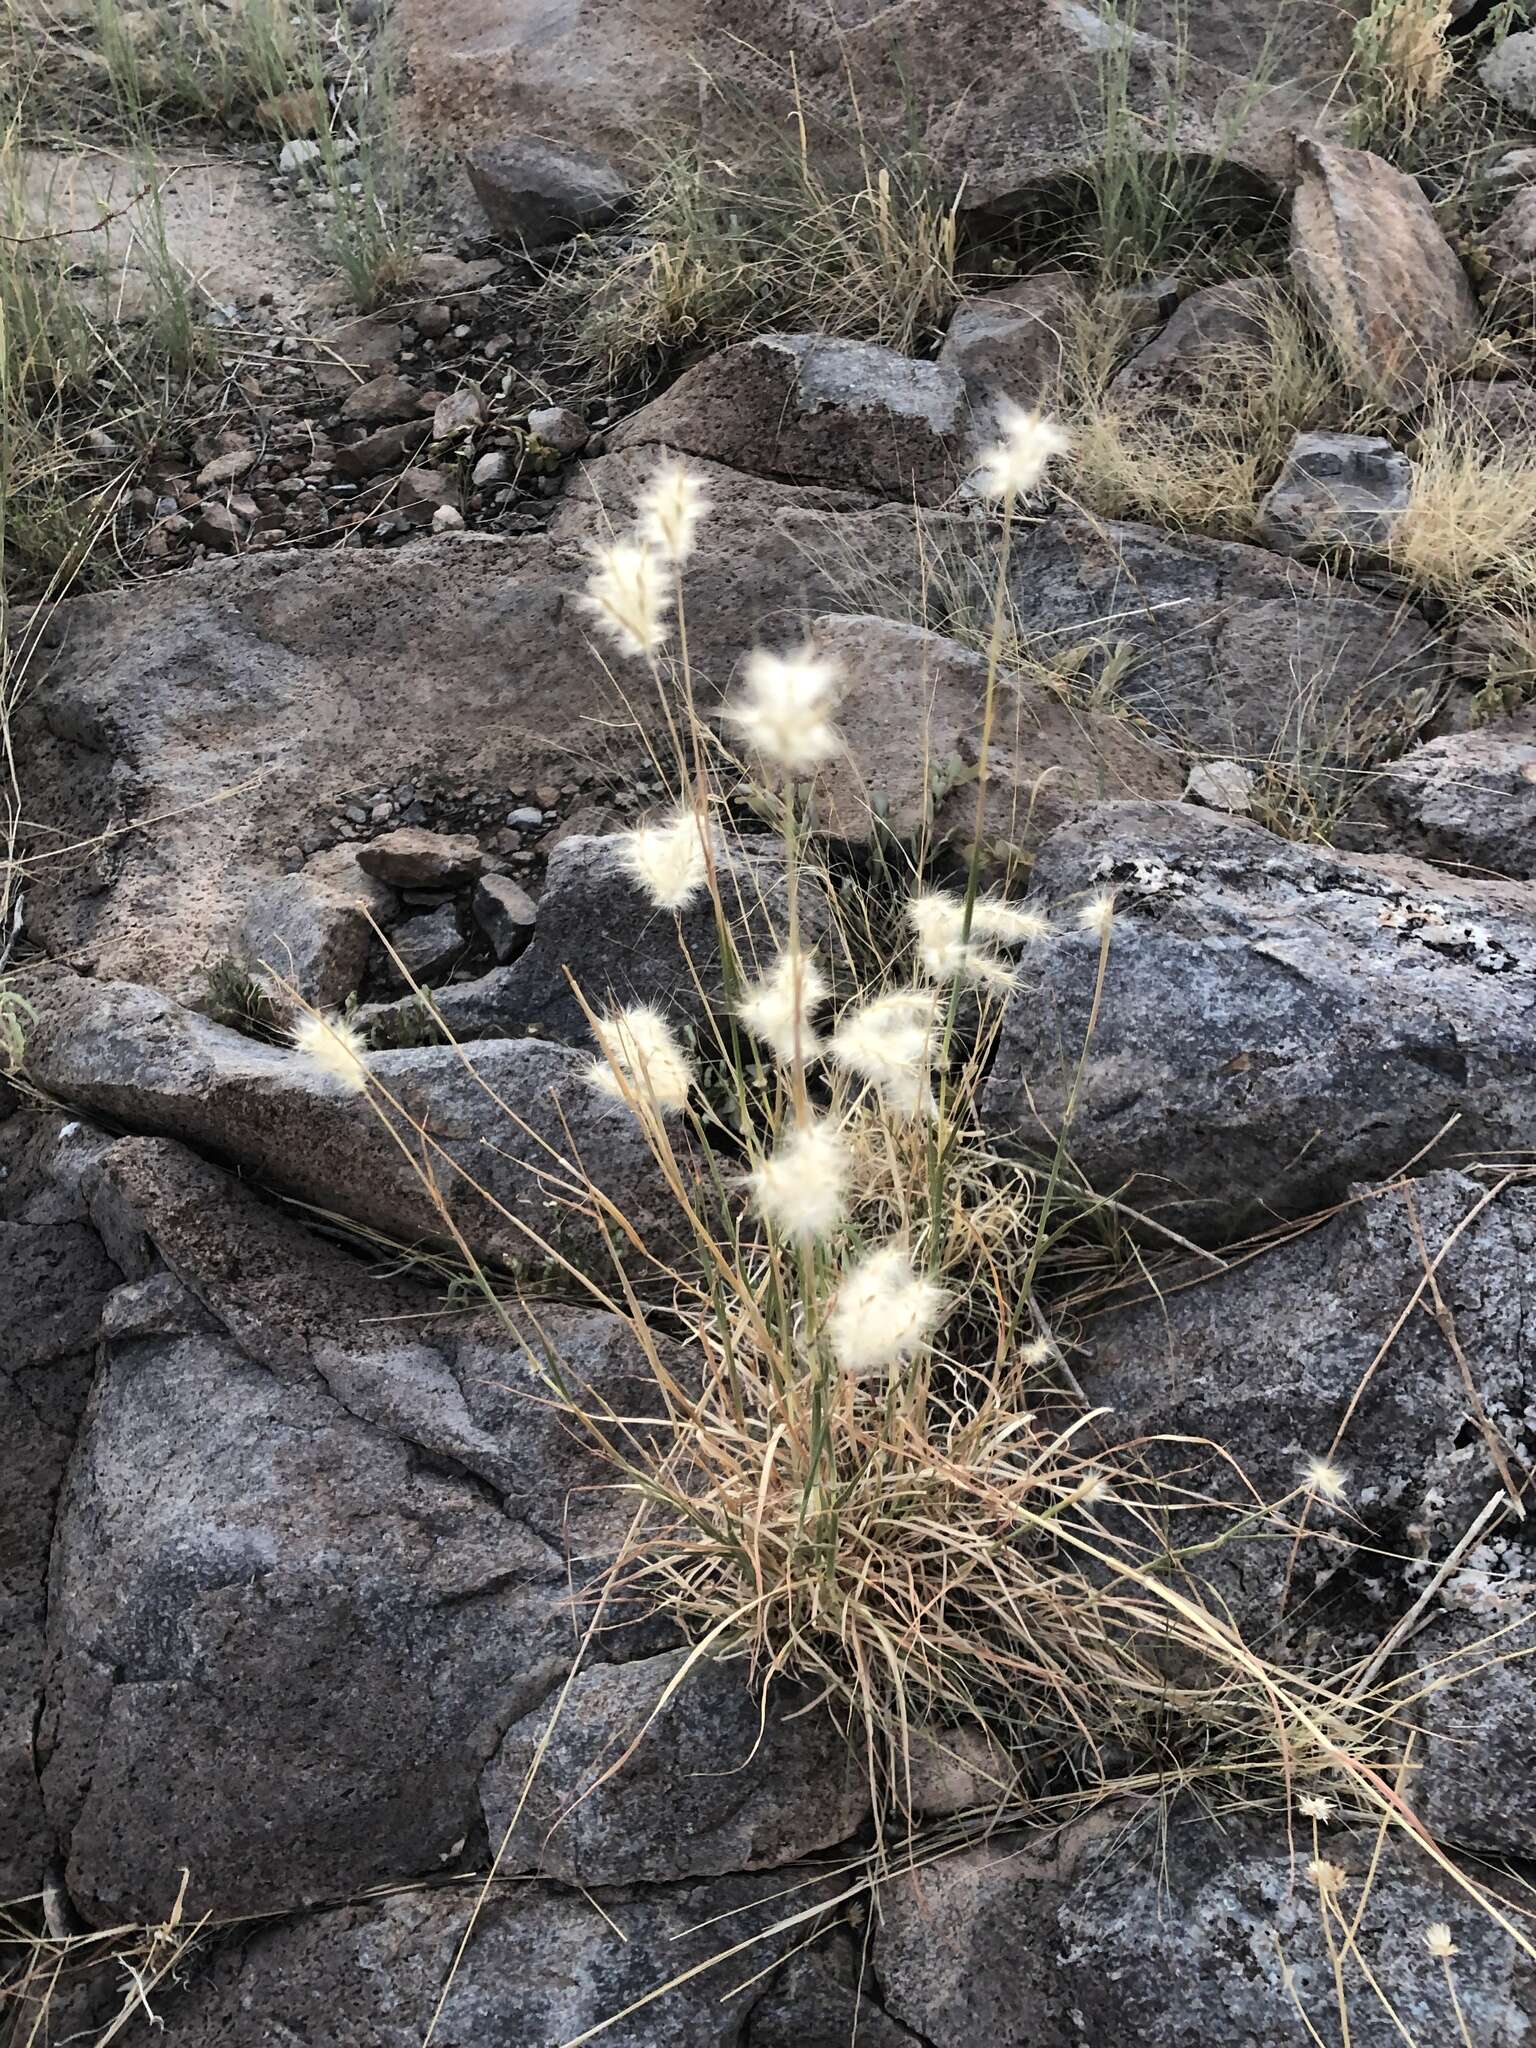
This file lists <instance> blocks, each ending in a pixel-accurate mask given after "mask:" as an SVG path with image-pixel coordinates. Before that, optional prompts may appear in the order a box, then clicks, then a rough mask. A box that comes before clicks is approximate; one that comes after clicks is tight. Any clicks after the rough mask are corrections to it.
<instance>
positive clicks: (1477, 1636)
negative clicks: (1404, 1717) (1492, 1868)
mask: <svg viewBox="0 0 1536 2048" xmlns="http://www.w3.org/2000/svg"><path fill="white" fill-rule="evenodd" d="M1482 1556H1483V1558H1485V1559H1486V1560H1487V1562H1486V1564H1485V1565H1484V1566H1483V1567H1482V1568H1481V1569H1473V1570H1467V1571H1462V1572H1459V1573H1457V1574H1456V1575H1455V1576H1454V1577H1453V1578H1452V1579H1451V1580H1450V1581H1449V1582H1448V1583H1447V1585H1446V1586H1445V1588H1444V1590H1443V1592H1442V1594H1441V1596H1440V1603H1439V1611H1438V1612H1434V1613H1432V1614H1431V1618H1430V1621H1429V1625H1428V1626H1427V1627H1426V1628H1425V1629H1424V1630H1423V1631H1422V1632H1421V1633H1420V1634H1419V1635H1418V1636H1417V1637H1415V1639H1414V1642H1413V1662H1412V1671H1411V1674H1410V1677H1409V1679H1408V1681H1407V1690H1408V1693H1409V1696H1410V1699H1411V1700H1412V1706H1411V1708H1410V1714H1411V1718H1412V1720H1413V1721H1414V1723H1415V1724H1416V1725H1417V1727H1418V1729H1419V1732H1420V1736H1421V1741H1420V1744H1419V1746H1418V1748H1417V1749H1416V1750H1415V1752H1414V1762H1415V1764H1416V1766H1417V1768H1416V1770H1415V1771H1414V1774H1413V1779H1412V1795H1411V1796H1412V1800H1413V1805H1414V1808H1415V1810H1416V1811H1417V1812H1418V1813H1419V1815H1420V1816H1421V1817H1422V1819H1423V1820H1424V1822H1425V1824H1426V1826H1428V1827H1431V1828H1433V1829H1434V1831H1435V1834H1436V1836H1437V1837H1438V1838H1439V1839H1440V1840H1442V1841H1447V1842H1455V1843H1457V1844H1459V1845H1461V1846H1464V1847H1466V1848H1469V1849H1478V1850H1484V1851H1490V1852H1492V1853H1493V1854H1495V1855H1502V1856H1522V1857H1529V1856H1532V1855H1536V1670H1533V1668H1532V1659H1533V1657H1536V1576H1533V1574H1532V1568H1531V1566H1532V1560H1531V1556H1530V1546H1529V1544H1526V1543H1523V1542H1521V1541H1520V1535H1519V1532H1516V1534H1515V1535H1514V1537H1513V1538H1511V1537H1508V1536H1501V1537H1497V1538H1495V1539H1494V1541H1493V1542H1492V1543H1491V1544H1488V1545H1485V1546H1484V1549H1483V1551H1482Z"/></svg>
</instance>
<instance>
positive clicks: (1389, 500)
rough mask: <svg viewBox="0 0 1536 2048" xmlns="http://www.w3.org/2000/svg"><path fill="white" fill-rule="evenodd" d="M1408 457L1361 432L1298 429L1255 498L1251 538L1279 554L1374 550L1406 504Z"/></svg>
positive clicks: (1410, 471) (1410, 476) (1385, 539)
mask: <svg viewBox="0 0 1536 2048" xmlns="http://www.w3.org/2000/svg"><path fill="white" fill-rule="evenodd" d="M1412 491H1413V464H1412V463H1411V462H1410V461H1409V460H1408V458H1407V456H1406V455H1400V454H1399V453H1398V451H1397V450H1396V449H1395V448H1394V447H1393V446H1392V443H1391V442H1390V441H1383V440H1379V439H1377V438H1375V437H1374V436H1369V435H1365V434H1321V433H1319V434H1298V435H1297V436H1296V439H1295V440H1294V441H1293V442H1292V443H1291V447H1290V452H1289V454H1288V455H1287V456H1286V458H1285V467H1284V468H1283V469H1282V470H1281V472H1280V475H1279V477H1278V478H1277V479H1276V481H1275V483H1274V485H1273V486H1272V487H1271V489H1270V490H1269V491H1268V492H1267V493H1266V494H1265V497H1264V501H1263V503H1262V504H1261V505H1260V506H1259V538H1260V539H1261V540H1262V541H1263V542H1264V544H1265V546H1266V547H1271V548H1277V549H1278V550H1279V551H1280V552H1281V553H1282V554H1287V555H1301V556H1306V555H1317V554H1321V553H1324V552H1326V551H1327V550H1328V549H1330V548H1346V549H1349V550H1350V551H1351V552H1353V553H1356V554H1380V553H1381V552H1382V551H1383V550H1384V549H1385V547H1386V545H1387V543H1388V541H1389V540H1390V539H1391V537H1392V529H1393V528H1394V527H1395V526H1396V524H1397V522H1398V520H1399V519H1400V518H1401V517H1402V515H1403V514H1404V513H1405V512H1406V511H1407V509H1408V501H1409V498H1410V496H1411V495H1412Z"/></svg>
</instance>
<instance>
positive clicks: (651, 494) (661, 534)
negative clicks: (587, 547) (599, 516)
mask: <svg viewBox="0 0 1536 2048" xmlns="http://www.w3.org/2000/svg"><path fill="white" fill-rule="evenodd" d="M708 511H709V499H708V498H707V497H706V496H705V494H704V486H703V484H702V483H701V482H700V481H699V479H698V478H697V477H696V476H695V475H694V474H693V471H692V470H691V469H689V468H688V466H687V464H686V463H682V462H667V463H663V465H662V466H661V468H660V469H658V470H657V472H656V474H655V476H653V477H652V478H651V481H650V483H649V484H648V485H647V486H646V488H645V489H644V490H643V491H642V492H641V494H640V538H641V539H642V540H643V541H644V542H645V543H646V545H647V546H648V547H652V548H654V549H655V550H656V553H657V554H658V555H660V557H661V559H662V560H663V561H664V562H670V563H672V564H674V565H675V566H677V567H679V568H681V566H682V564H683V563H684V562H686V561H687V559H688V557H689V556H690V555H691V554H692V553H693V543H694V536H695V534H696V532H697V530H698V526H699V522H700V521H701V520H702V519H703V518H704V516H705V514H706V513H707V512H708Z"/></svg>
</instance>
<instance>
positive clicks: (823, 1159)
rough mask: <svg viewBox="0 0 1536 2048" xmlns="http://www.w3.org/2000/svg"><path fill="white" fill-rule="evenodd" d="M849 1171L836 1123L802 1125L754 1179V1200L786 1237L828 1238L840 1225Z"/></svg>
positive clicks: (764, 1162)
mask: <svg viewBox="0 0 1536 2048" xmlns="http://www.w3.org/2000/svg"><path fill="white" fill-rule="evenodd" d="M851 1167H852V1161H851V1159H850V1158H849V1154H848V1147H847V1146H846V1145H845V1144H844V1142H843V1140H842V1137H841V1135H840V1133H839V1132H838V1130H837V1127H836V1126H835V1125H834V1124H830V1123H827V1122H825V1121H824V1120H820V1119H818V1120H817V1121H815V1122H813V1123H808V1124H800V1125H798V1126H797V1127H796V1128H795V1129H794V1130H793V1131H791V1132H790V1134H789V1136H788V1137H786V1138H784V1139H782V1140H781V1142H780V1143H779V1144H778V1145H776V1146H775V1147H774V1149H773V1151H772V1152H771V1153H770V1154H769V1155H768V1157H767V1158H766V1159H765V1160H764V1161H763V1163H762V1164H761V1166H759V1167H757V1168H756V1170H755V1171H754V1172H753V1173H752V1174H751V1176H750V1182H751V1188H752V1199H753V1201H754V1202H755V1203H756V1205H757V1209H758V1213H759V1214H760V1215H761V1216H763V1217H764V1218H765V1219H766V1221H767V1222H769V1223H771V1224H772V1225H773V1227H774V1229H775V1230H778V1231H782V1232H783V1234H784V1235H785V1236H786V1237H826V1236H828V1235H829V1234H830V1233H831V1232H832V1231H834V1230H835V1229H836V1228H837V1226H838V1224H839V1223H840V1222H841V1221H842V1218H843V1211H844V1209H845V1208H846V1206H847V1200H848V1176H849V1172H850V1170H851Z"/></svg>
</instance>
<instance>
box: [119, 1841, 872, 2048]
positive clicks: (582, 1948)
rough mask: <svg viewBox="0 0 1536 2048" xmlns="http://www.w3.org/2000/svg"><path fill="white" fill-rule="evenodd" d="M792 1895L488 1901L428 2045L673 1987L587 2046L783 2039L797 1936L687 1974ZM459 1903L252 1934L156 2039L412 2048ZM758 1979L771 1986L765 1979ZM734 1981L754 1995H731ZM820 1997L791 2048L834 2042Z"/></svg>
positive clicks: (209, 2045)
mask: <svg viewBox="0 0 1536 2048" xmlns="http://www.w3.org/2000/svg"><path fill="white" fill-rule="evenodd" d="M798 1875H799V1876H800V1877H801V1878H802V1880H804V1879H805V1878H806V1877H807V1876H808V1874H806V1873H799V1874H798ZM794 1882H795V1875H793V1874H789V1873H786V1874H784V1875H782V1876H779V1877H777V1878H775V1877H759V1878H734V1879H727V1880H724V1881H720V1880H715V1881H712V1882H711V1883H709V1884H703V1885H685V1886H679V1887H677V1888H675V1889H673V1890H669V1891H657V1892H647V1891H618V1892H609V1893H605V1894H603V1895H602V1897H601V1899H600V1901H598V1900H594V1899H588V1898H584V1897H583V1896H582V1895H581V1894H580V1893H573V1892H557V1891H551V1890H548V1889H546V1888H545V1887H543V1886H540V1885H515V1886H511V1887H505V1888H498V1889H497V1890H496V1891H494V1892H493V1893H492V1895H491V1897H490V1898H489V1899H488V1900H487V1902H486V1904H485V1906H484V1908H483V1910H482V1911H481V1914H480V1917H479V1919H478V1921H477V1923H476V1927H475V1938H474V1940H473V1941H472V1942H471V1943H470V1945H469V1947H468V1949H467V1950H466V1951H465V1955H464V1959H463V1963H462V1966H461V1967H460V1969H459V1971H458V1973H457V1975H456V1976H455V1978H454V1982H453V1988H452V1990H451V1991H450V1992H449V1994H448V1998H447V2001H446V2003H445V2005H444V2007H443V2011H442V2015H441V2017H440V2018H439V2020H438V2022H437V2028H436V2032H435V2033H434V2034H433V2037H432V2038H433V2041H434V2043H438V2042H440V2043H441V2044H442V2048H471V2044H473V2048H489V2044H491V2043H505V2044H507V2048H546V2044H550V2043H555V2042H564V2041H574V2040H576V2039H577V2038H579V2037H580V2036H581V2035H582V2034H584V2033H585V2032H586V2031H587V2030H588V2029H589V2028H597V2027H598V2026H600V2025H602V2023H603V2022H605V2021H610V2020H613V2019H614V2018H615V2016H616V2015H618V2014H620V2013H623V2012H624V2011H626V2009H627V2008H628V2007H629V2006H631V2005H633V2004H635V2003H636V2002H637V2001H639V2000H643V1999H645V1998H647V1996H648V1995H649V1994H651V1993H653V1992H656V1991H658V1990H660V1989H661V1988H662V1987H663V1986H666V1985H669V1984H671V1983H672V1981H673V1979H674V1978H682V1979H685V1980H686V1981H683V1982H681V1983H678V1984H677V1985H676V1986H675V1988H674V1989H671V1990H669V1991H667V1992H666V1994H665V1996H663V1997H659V1998H656V1999H655V2000H654V2002H653V2003H649V2004H645V2005H643V2006H642V2007H641V2009H640V2010H639V2011H638V2012H635V2013H633V2014H631V2015H630V2017H628V2018H627V2019H622V2020H619V2021H618V2023H617V2024H616V2025H612V2026H609V2027H608V2028H607V2030H606V2031H605V2032H604V2033H603V2034H602V2035H601V2036H600V2038H601V2039H602V2040H603V2041H604V2042H605V2043H608V2042H612V2043H613V2048H743V2043H744V2042H745V2043H749V2044H753V2048H756V2044H757V2043H758V2036H757V2035H756V2033H755V2032H754V2031H752V2030H753V2029H754V2028H755V2027H756V2026H757V2025H758V2024H759V2018H760V2016H761V2021H762V2023H763V2024H770V2023H771V2024H782V2022H783V2019H784V2017H785V2016H786V2011H787V2008H786V2003H785V2001H786V1999H787V1998H788V1996H789V1995H790V1993H791V1991H792V1989H793V1988H795V1987H797V1986H798V1987H803V1990H802V1995H806V1994H807V1993H810V1994H814V1992H815V1991H816V1990H817V1988H818V1987H817V1986H816V1984H815V1979H814V1978H812V1977H811V1976H810V1974H809V1972H807V1971H804V1970H803V1969H802V1970H801V1971H798V1972H796V1974H795V1975H794V1976H793V1977H791V1978H790V1979H789V1980H788V1983H787V1985H786V1987H785V1988H784V1989H782V1990H781V1989H780V1986H779V1980H778V1978H777V1975H776V1974H774V1973H772V1972H771V1969H770V1966H771V1964H772V1962H773V1961H774V1959H775V1957H777V1956H783V1955H785V1954H786V1953H787V1952H789V1951H790V1950H791V1949H793V1948H795V1947H796V1946H797V1945H798V1944H799V1943H801V1942H803V1941H804V1940H805V1938H806V1932H807V1929H806V1928H805V1927H796V1928H791V1929H789V1930H787V1931H786V1932H783V1933H780V1934H774V1935H771V1936H767V1937H766V1938H760V1939H759V1940H758V1941H757V1942H754V1943H753V1945H752V1946H751V1947H749V1948H748V1949H746V1951H745V1952H744V1955H743V1954H737V1955H733V1956H731V1957H730V1958H729V1959H728V1960H722V1961H720V1962H719V1963H718V1964H717V1965H715V1966H714V1967H703V1968H701V1967H700V1966H703V1965H709V1964H710V1963H711V1960H712V1959H713V1958H715V1957H723V1954H724V1952H725V1951H727V1950H729V1949H732V1948H734V1946H735V1944H736V1943H737V1942H738V1941H750V1940H751V1939H752V1937H753V1936H754V1935H756V1936H758V1937H764V1936H765V1935H766V1930H767V1929H769V1928H770V1927H772V1926H773V1925H774V1923H775V1922H776V1921H778V1920H779V1919H782V1918H787V1917H789V1915H790V1914H791V1913H793V1912H795V1911H797V1910H799V1909H800V1908H801V1907H809V1906H811V1905H814V1903H815V1901H816V1898H817V1896H818V1893H817V1891H816V1890H815V1889H814V1888H813V1886H814V1884H815V1880H814V1878H812V1879H811V1881H810V1882H809V1883H802V1888H800V1889H797V1890H796V1891H795V1892H794V1894H793V1896H792V1897H791V1898H788V1899H786V1898H785V1897H783V1896H782V1895H781V1894H782V1891H783V1887H784V1885H785V1884H786V1883H794ZM824 1889H826V1890H830V1889H832V1888H831V1887H824ZM474 1896H475V1888H474V1887H454V1888H451V1889H448V1890H441V1891H415V1892H403V1893H397V1894H395V1895H393V1896H390V1897H385V1898H382V1899H378V1900H375V1901H370V1902H368V1903H366V1904H360V1905H355V1906H346V1907H343V1908H340V1909H338V1910H336V1911H334V1912H329V1913H319V1914H314V1915H311V1916H306V1917H304V1918H302V1919H297V1920H294V1921H292V1922H289V1923H287V1924H281V1923H280V1924H278V1925H276V1926H273V1927H268V1928H260V1929H257V1930H254V1931H253V1932H251V1933H249V1934H247V1935H245V1937H244V1938H243V1939H241V1940H238V1941H234V1942H231V1943H229V1944H228V1945H227V1946H224V1947H222V1948H218V1949H215V1950H214V1951H212V1953H211V1954H209V1955H207V1956H206V1957H205V1958H203V1959H202V1960H200V1961H199V1962H198V1963H197V1964H195V1965H194V1966H193V1968H192V1969H191V1970H190V1971H189V1972H188V1973H187V1982H186V1985H185V1988H184V1989H183V1990H181V1991H180V1992H179V1993H176V1994H174V1995H171V1996H167V1997H166V1998H165V1999H163V2000H162V2003H163V2005H164V2012H165V2030H164V2032H163V2033H157V2034H156V2036H155V2038H156V2040H157V2041H163V2042H164V2043H165V2044H166V2048H214V2044H215V2043H217V2044H218V2048H270V2044H272V2043H273V2042H276V2041H283V2040H291V2041H307V2040H308V2041H320V2040H324V2041H325V2042H327V2043H332V2044H334V2048H420V2044H421V2041H422V2039H423V2037H424V2035H425V2033H426V2030H427V2026H428V2023H429V2021H430V2020H431V2019H432V2015H433V2009H434V2007H435V2006H436V2004H437V2000H438V1996H439V1993H440V1992H441V1989H442V1986H443V1982H444V1980H445V1978H446V1976H447V1974H448V1970H449V1967H450V1964H451V1963H452V1960H453V1956H454V1951H455V1950H456V1948H457V1946H458V1944H459V1942H460V1940H461V1938H462V1936H463V1933H464V1928H465V1925H466V1922H467V1921H468V1918H469V1914H470V1910H471V1907H472V1906H473V1903H474ZM599 1904H600V1906H601V1910H598V1907H599ZM721 1915H725V1916H728V1917H726V1918H723V1919H722V1918H720V1917H719V1916H721ZM615 1929H617V1930H618V1931H617V1932H615ZM744 1962H745V1964H746V1965H747V1967H745V1968H744V1967H743V1963H744ZM695 1970H697V1972H698V1974H696V1975H694V1974H690V1973H691V1972H694V1971H695ZM759 1971H767V1972H769V1974H768V1975H767V1976H766V1978H765V1979H764V1980H763V1981H756V1980H757V1973H758V1972H759ZM848 1974H850V1975H851V1972H849V1973H848ZM748 1977H751V1978H753V1979H754V1981H753V1982H752V1983H751V1984H750V1985H747V1986H746V1987H745V1988H742V1989H738V1988H737V1987H739V1986H741V1985H742V1983H743V1979H745V1978H748ZM819 1988H820V1995H819V1996H814V1995H811V1996H808V1997H807V2007H806V2010H805V2021H806V2023H807V2031H805V2032H801V2033H799V2034H797V2035H796V2037H795V2038H796V2042H797V2048H821V2044H822V2042H823V2041H828V2042H832V2041H836V2042H846V2041H847V2039H848V2038H849V2034H848V2030H847V2024H846V2022H847V2018H848V2016H849V2013H850V2008H851V2006H852V2004H853V1994H852V1993H851V1991H850V1990H849V1988H848V1986H847V1983H846V1979H845V1978H841V1977H840V1976H839V1975H838V1974H836V1973H833V1974H831V1975H830V1977H829V1981H827V1982H826V1983H825V1984H824V1985H823V1986H821V1987H819ZM732 1993H734V1995H731V1994H732ZM788 2010H792V2008H788ZM872 2012H873V2017H874V2018H875V2019H877V2020H879V2019H881V2018H883V2015H880V2014H879V2012H878V2009H877V2008H874V2009H872ZM839 2023H841V2024H842V2028H843V2030H842V2032H841V2033H838V2032H836V2031H834V2029H835V2028H836V2027H837V2026H838V2025H839ZM810 2025H816V2026H819V2027H820V2028H821V2030H822V2031H820V2032H811V2031H809V2026H810ZM762 2038H763V2040H764V2041H765V2042H772V2041H773V2038H774V2037H773V2035H772V2033H768V2034H766V2035H764V2036H763V2037H762ZM780 2038H781V2039H782V2034H781V2035H780ZM866 2038H867V2039H868V2041H869V2044H870V2048H907V2044H908V2043H909V2041H910V2037H909V2036H908V2035H907V2034H906V2033H905V2031H904V2030H902V2029H900V2028H898V2027H895V2026H889V2027H888V2029H887V2030H886V2031H884V2032H874V2031H871V2033H870V2034H869V2035H868V2036H867V2037H866V2035H865V2033H864V2031H863V2026H862V2015H861V2026H860V2033H859V2039H860V2041H861V2042H862V2041H864V2040H865V2039H866Z"/></svg>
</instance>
